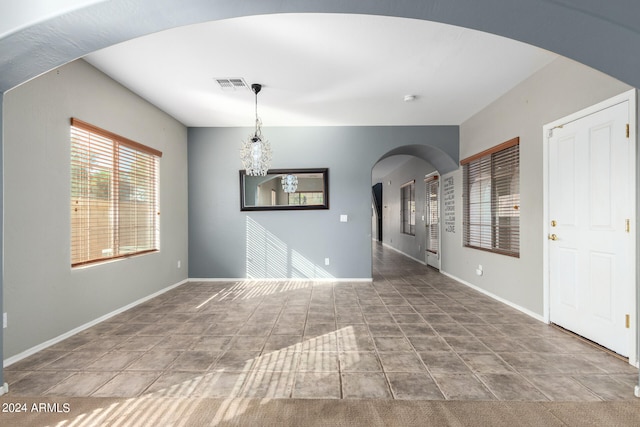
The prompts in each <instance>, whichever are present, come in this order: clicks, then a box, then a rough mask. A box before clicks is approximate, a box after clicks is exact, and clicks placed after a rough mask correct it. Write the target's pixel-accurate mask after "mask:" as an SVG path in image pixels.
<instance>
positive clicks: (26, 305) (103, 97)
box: [4, 61, 188, 358]
mask: <svg viewBox="0 0 640 427" xmlns="http://www.w3.org/2000/svg"><path fill="white" fill-rule="evenodd" d="M4 102H5V104H4V137H5V138H4V178H5V186H4V202H5V203H4V206H5V211H4V214H5V218H4V220H5V222H4V225H5V228H4V265H5V270H4V311H6V312H7V313H8V317H9V322H8V323H9V327H8V328H7V329H5V334H4V344H5V347H4V358H9V357H11V356H14V355H16V354H19V353H20V352H23V351H25V350H27V349H30V348H32V347H33V346H36V345H39V344H41V343H43V342H45V341H47V340H50V339H53V338H55V337H57V336H59V335H61V334H64V333H66V332H68V331H70V330H73V329H74V328H77V327H79V326H81V325H83V324H85V323H87V322H91V321H93V320H94V319H97V318H99V317H101V316H103V315H106V314H108V313H110V312H113V311H114V310H117V309H119V308H121V307H123V306H126V305H127V304H130V303H132V302H134V301H136V300H138V299H140V298H143V297H146V296H148V295H150V294H153V293H154V292H157V291H159V290H162V289H164V288H166V287H168V286H170V285H173V284H176V283H178V282H180V281H182V280H184V279H186V278H187V271H188V258H187V257H188V253H187V249H188V248H187V170H186V169H187V144H186V138H187V130H186V128H185V127H184V126H183V125H181V124H180V123H178V122H177V121H176V120H174V119H172V118H171V117H169V116H168V115H167V114H165V113H163V112H162V111H160V110H158V109H157V108H155V107H153V106H151V105H150V104H149V103H147V102H146V101H144V100H143V99H141V98H140V97H138V96H136V95H134V94H133V93H131V92H130V91H128V90H127V89H125V88H123V87H122V86H120V85H119V84H117V83H116V82H114V81H113V80H111V79H110V78H108V77H106V76H105V75H104V74H102V73H100V72H98V71H97V70H96V69H94V68H93V67H91V66H90V65H89V64H87V63H86V62H84V61H76V62H73V63H70V64H68V65H65V66H63V67H61V68H60V69H58V70H54V71H51V72H49V73H47V74H45V75H43V76H41V77H38V78H36V79H34V80H32V81H30V82H28V83H25V84H23V85H21V86H19V87H17V88H15V89H13V90H11V91H9V92H8V93H6V94H5V96H4ZM72 116H73V117H77V118H79V119H81V120H84V121H87V122H89V123H92V124H94V125H96V126H99V127H102V128H104V129H108V130H110V131H112V132H114V133H117V134H119V135H122V136H125V137H127V138H130V139H132V140H134V141H138V142H140V143H142V144H146V145H149V146H151V147H154V148H156V149H159V150H161V151H162V152H163V157H162V159H161V161H160V168H161V169H160V174H161V175H160V212H161V219H160V221H161V234H160V245H161V249H160V252H159V253H154V254H149V255H143V256H138V257H132V258H126V259H122V260H118V261H115V262H110V263H106V264H100V265H94V266H91V267H86V268H78V269H73V270H72V269H71V267H70V265H71V264H70V263H71V261H70V248H69V245H70V243H69V242H70V222H71V221H70V184H69V182H70V166H69V161H70V149H69V147H70V142H69V125H70V123H69V118H70V117H72ZM178 260H181V261H182V268H181V269H178V268H177V261H178Z"/></svg>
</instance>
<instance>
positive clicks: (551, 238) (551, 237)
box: [549, 234, 558, 240]
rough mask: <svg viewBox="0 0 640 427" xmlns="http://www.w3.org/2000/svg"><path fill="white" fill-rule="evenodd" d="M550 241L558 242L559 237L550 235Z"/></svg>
mask: <svg viewBox="0 0 640 427" xmlns="http://www.w3.org/2000/svg"><path fill="white" fill-rule="evenodd" d="M549 240H558V236H556V235H555V234H549Z"/></svg>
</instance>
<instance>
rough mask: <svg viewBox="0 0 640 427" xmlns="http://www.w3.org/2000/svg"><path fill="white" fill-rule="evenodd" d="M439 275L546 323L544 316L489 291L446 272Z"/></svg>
mask: <svg viewBox="0 0 640 427" xmlns="http://www.w3.org/2000/svg"><path fill="white" fill-rule="evenodd" d="M440 273H442V274H444V275H445V276H447V277H449V278H451V279H453V280H455V281H456V282H460V283H461V284H463V285H465V286H468V287H470V288H471V289H473V290H476V291H478V292H480V293H481V294H484V295H486V296H488V297H490V298H493V299H494V300H496V301H499V302H501V303H503V304H506V305H508V306H509V307H511V308H515V309H516V310H518V311H520V312H522V313H524V314H526V315H527V316H531V317H533V318H534V319H536V320H539V321H541V322H542V323H547V322H546V321H545V320H544V316H541V315H539V314H538V313H534V312H533V311H531V310H529V309H526V308H524V307H521V306H519V305H518V304H514V303H512V302H511V301H509V300H506V299H504V298H502V297H499V296H497V295H495V294H492V293H491V292H489V291H487V290H485V289H482V288H479V287H478V286H476V285H472V284H471V283H469V282H467V281H465V280H462V279H460V278H458V277H456V276H454V275H453V274H449V273H447V272H445V271H442V270H440Z"/></svg>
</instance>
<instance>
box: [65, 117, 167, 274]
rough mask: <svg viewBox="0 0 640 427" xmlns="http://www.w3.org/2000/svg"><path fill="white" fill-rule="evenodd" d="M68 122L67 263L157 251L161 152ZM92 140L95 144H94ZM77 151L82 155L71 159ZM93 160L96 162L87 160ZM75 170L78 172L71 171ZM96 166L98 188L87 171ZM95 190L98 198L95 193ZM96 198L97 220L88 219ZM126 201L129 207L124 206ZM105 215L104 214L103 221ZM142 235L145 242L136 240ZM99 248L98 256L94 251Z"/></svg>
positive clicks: (81, 263) (79, 264) (81, 123)
mask: <svg viewBox="0 0 640 427" xmlns="http://www.w3.org/2000/svg"><path fill="white" fill-rule="evenodd" d="M70 124H71V126H70V167H71V176H70V185H71V188H70V202H71V204H70V207H71V211H70V215H71V218H70V222H71V230H70V245H71V252H70V258H71V259H70V261H71V267H72V268H76V267H84V266H88V265H94V264H97V263H103V262H107V261H111V260H114V259H120V258H125V257H131V256H136V255H142V254H146V253H154V252H158V251H159V250H160V218H159V216H160V212H159V207H160V205H159V203H160V158H161V157H162V152H161V151H159V150H156V149H154V148H151V147H148V146H146V145H143V144H140V143H138V142H135V141H132V140H130V139H128V138H125V137H122V136H120V135H117V134H115V133H113V132H110V131H107V130H104V129H101V128H99V127H97V126H94V125H92V124H89V123H87V122H84V121H82V120H79V119H77V118H74V117H72V118H71V120H70ZM91 141H96V144H97V145H93V146H92V145H91ZM78 154H79V155H80V158H78V157H74V155H75V156H78ZM93 158H99V159H100V160H99V161H95V160H91V159H93ZM88 159H90V160H88ZM139 162H140V163H139ZM74 168H78V170H79V172H76V173H74ZM98 169H99V170H100V171H101V172H104V176H103V177H102V179H106V184H104V185H103V187H104V188H101V187H96V184H95V182H93V183H92V180H93V179H94V178H95V176H94V175H95V174H91V173H90V172H88V171H89V170H98ZM140 170H142V172H139V171H140ZM132 175H133V176H132ZM124 176H129V177H130V178H129V179H133V181H130V180H128V179H126V178H124ZM104 177H106V178H104ZM125 184H126V185H125ZM96 188H97V190H98V191H99V193H100V195H98V196H96V193H94V191H96ZM127 191H128V192H127ZM127 194H128V198H127ZM148 194H150V196H148ZM99 200H102V203H101V205H102V206H101V207H102V210H103V212H102V222H101V223H100V224H98V223H96V222H92V221H93V220H92V219H91V218H92V212H94V214H93V215H94V216H95V212H96V209H98V207H97V206H96V202H97V201H99ZM127 202H128V203H129V204H132V205H133V206H132V207H130V208H127V205H126V203H127ZM122 205H125V206H124V207H123V206H122ZM105 207H106V211H107V212H108V213H107V214H105V213H104V209H105ZM123 209H124V210H123ZM128 209H132V210H128ZM79 211H80V213H79V214H78V216H76V217H74V215H75V214H76V213H77V212H79ZM140 215H142V217H141V216H140ZM98 216H99V215H98ZM105 218H108V219H107V220H106V223H105ZM127 218H128V220H127ZM141 218H142V219H141ZM98 221H100V220H98ZM125 222H126V223H127V224H124V223H125ZM141 223H142V225H141V226H140V224H141ZM92 230H93V231H94V232H93V233H92ZM96 230H97V231H96ZM140 233H141V234H140ZM95 236H100V237H95ZM141 236H143V237H142V242H143V243H142V244H139V242H140V238H141ZM126 239H129V240H131V239H133V242H134V243H135V244H132V245H125V246H123V245H122V244H121V243H122V242H123V241H125V240H126ZM92 241H94V243H92ZM138 245H139V247H140V249H138ZM100 248H101V249H100ZM98 250H100V254H101V255H96V254H97V251H98Z"/></svg>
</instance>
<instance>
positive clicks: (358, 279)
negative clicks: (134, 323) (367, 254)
mask: <svg viewBox="0 0 640 427" xmlns="http://www.w3.org/2000/svg"><path fill="white" fill-rule="evenodd" d="M188 280H189V282H323V283H327V282H329V283H331V282H340V283H343V282H372V281H373V279H372V278H370V277H354V278H339V279H338V278H324V277H318V278H307V277H281V278H272V277H269V278H266V279H257V278H256V279H252V278H249V279H245V278H237V277H236V278H233V277H230V278H216V277H204V278H197V277H190V278H189V279H188Z"/></svg>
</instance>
